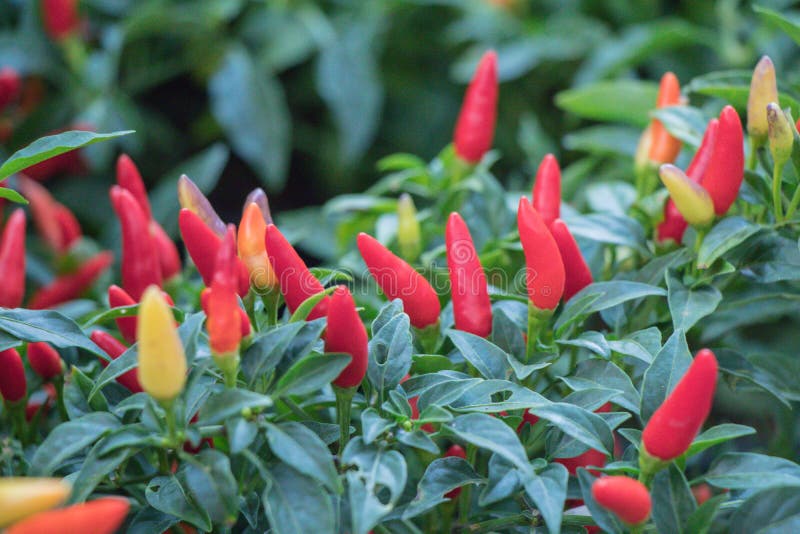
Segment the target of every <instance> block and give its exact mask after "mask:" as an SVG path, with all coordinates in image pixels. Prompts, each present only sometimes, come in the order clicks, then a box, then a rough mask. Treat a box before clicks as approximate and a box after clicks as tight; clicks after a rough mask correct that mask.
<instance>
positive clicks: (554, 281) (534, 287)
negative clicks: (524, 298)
mask: <svg viewBox="0 0 800 534" xmlns="http://www.w3.org/2000/svg"><path fill="white" fill-rule="evenodd" d="M517 226H518V228H519V239H520V242H521V243H522V250H523V251H524V252H525V265H526V276H525V282H526V285H527V288H528V298H529V299H530V300H531V302H533V305H534V306H536V307H537V308H539V309H540V310H553V309H555V307H556V306H558V301H560V300H561V296H562V295H563V294H564V278H565V274H564V263H563V261H562V260H561V253H560V252H559V251H558V244H556V240H555V239H553V235H552V234H551V233H550V230H548V229H547V226H546V225H545V223H544V220H542V217H541V215H539V213H538V212H537V211H536V210H535V209H533V206H531V203H530V202H528V199H527V198H525V197H522V198H520V200H519V209H518V210H517Z"/></svg>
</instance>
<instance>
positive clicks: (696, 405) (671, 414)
mask: <svg viewBox="0 0 800 534" xmlns="http://www.w3.org/2000/svg"><path fill="white" fill-rule="evenodd" d="M716 385H717V359H716V357H714V353H713V352H711V351H710V350H708V349H703V350H701V351H700V352H698V353H697V356H695V359H694V361H693V362H692V364H691V365H690V366H689V369H688V370H687V371H686V374H684V375H683V378H681V379H680V381H679V382H678V384H677V385H676V386H675V389H673V390H672V392H671V393H670V394H669V396H668V397H667V398H666V400H665V401H664V402H663V403H662V404H661V406H659V408H658V409H657V410H656V411H655V413H653V416H652V417H651V418H650V421H648V422H647V426H646V427H645V428H644V432H643V433H642V449H643V451H644V452H645V453H646V454H647V455H649V456H651V457H653V458H656V459H658V460H662V461H665V462H667V461H670V460H672V459H674V458H677V457H678V456H680V455H681V454H683V453H684V452H686V450H687V449H688V448H689V445H691V443H692V440H694V438H695V436H696V435H697V432H698V431H699V430H700V428H701V427H702V426H703V422H704V421H705V420H706V417H708V413H709V412H710V411H711V403H712V401H713V399H714V389H715V388H716ZM640 462H641V460H640Z"/></svg>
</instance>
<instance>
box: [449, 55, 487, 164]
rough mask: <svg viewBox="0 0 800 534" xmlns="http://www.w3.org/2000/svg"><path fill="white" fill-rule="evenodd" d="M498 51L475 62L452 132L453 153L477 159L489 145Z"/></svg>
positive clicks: (463, 157)
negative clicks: (453, 133) (473, 72)
mask: <svg viewBox="0 0 800 534" xmlns="http://www.w3.org/2000/svg"><path fill="white" fill-rule="evenodd" d="M497 92H498V90H497V54H496V53H495V52H494V51H493V50H490V51H488V52H486V53H485V54H484V55H483V57H482V58H481V61H480V63H478V68H477V69H476V70H475V75H474V76H473V77H472V81H471V82H470V84H469V87H467V93H466V94H465V95H464V103H463V104H462V106H461V112H460V113H459V115H458V122H456V131H455V135H454V136H453V142H454V144H455V150H456V154H457V155H458V156H460V157H461V158H462V159H463V160H465V161H467V162H468V163H477V162H479V161H480V160H481V158H482V157H483V155H484V154H485V153H486V151H488V150H489V149H490V148H491V147H492V139H493V138H494V125H495V120H496V118H497Z"/></svg>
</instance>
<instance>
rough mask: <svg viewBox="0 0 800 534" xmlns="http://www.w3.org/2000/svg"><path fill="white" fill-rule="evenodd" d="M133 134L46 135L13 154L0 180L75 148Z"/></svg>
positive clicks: (4, 164)
mask: <svg viewBox="0 0 800 534" xmlns="http://www.w3.org/2000/svg"><path fill="white" fill-rule="evenodd" d="M131 133H133V131H132V130H126V131H121V132H113V133H107V134H102V133H95V132H85V131H80V130H76V131H69V132H63V133H60V134H57V135H48V136H47V137H42V138H40V139H37V140H36V141H34V142H33V143H31V144H30V145H28V146H26V147H25V148H23V149H20V150H18V151H16V152H14V153H13V154H12V155H11V157H10V158H8V159H7V160H6V161H5V163H3V165H2V166H0V180H4V179H6V178H8V177H9V176H11V175H12V174H15V173H18V172H19V171H21V170H23V169H27V168H28V167H30V166H31V165H35V164H37V163H39V162H40V161H44V160H46V159H50V158H53V157H55V156H58V155H59V154H64V153H65V152H69V151H71V150H75V149H76V148H81V147H84V146H88V145H91V144H94V143H97V142H99V141H105V140H106V139H114V138H115V137H121V136H123V135H128V134H131Z"/></svg>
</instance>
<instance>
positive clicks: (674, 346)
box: [641, 330, 692, 421]
mask: <svg viewBox="0 0 800 534" xmlns="http://www.w3.org/2000/svg"><path fill="white" fill-rule="evenodd" d="M691 364H692V355H691V353H690V352H689V346H688V345H687V344H686V336H685V334H684V332H683V331H682V330H676V331H675V333H673V334H672V335H671V336H670V338H669V339H668V340H667V342H666V343H664V346H663V347H662V348H661V350H660V351H659V352H658V354H656V357H655V358H654V359H653V363H651V364H650V367H648V368H647V371H645V372H644V379H643V380H642V409H641V415H642V419H643V420H644V421H647V420H649V419H650V417H652V415H653V412H655V411H656V409H658V407H659V406H661V403H663V402H664V399H666V398H667V395H669V393H670V392H671V391H672V390H673V389H674V388H675V386H676V385H677V384H678V381H680V379H681V378H683V375H684V374H685V373H686V370H687V369H688V368H689V366H690V365H691Z"/></svg>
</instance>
